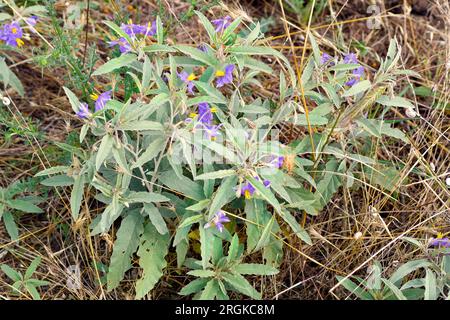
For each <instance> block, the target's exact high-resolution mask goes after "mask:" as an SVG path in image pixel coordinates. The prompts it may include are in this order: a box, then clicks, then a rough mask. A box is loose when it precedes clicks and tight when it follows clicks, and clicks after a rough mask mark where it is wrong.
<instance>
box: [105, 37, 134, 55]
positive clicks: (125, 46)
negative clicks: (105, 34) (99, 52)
mask: <svg viewBox="0 0 450 320" xmlns="http://www.w3.org/2000/svg"><path fill="white" fill-rule="evenodd" d="M108 44H109V46H110V47H112V46H115V45H119V50H120V52H121V53H127V52H129V51H131V45H130V44H129V43H128V41H127V39H125V38H123V37H122V38H120V39H119V40H113V41H109V42H108Z"/></svg>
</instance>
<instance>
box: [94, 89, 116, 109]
mask: <svg viewBox="0 0 450 320" xmlns="http://www.w3.org/2000/svg"><path fill="white" fill-rule="evenodd" d="M111 92H112V91H111V90H109V91H106V92H103V93H102V94H101V95H99V96H98V98H97V100H96V101H95V112H98V111H100V110H102V109H103V108H104V107H105V106H106V103H107V102H108V101H109V100H111Z"/></svg>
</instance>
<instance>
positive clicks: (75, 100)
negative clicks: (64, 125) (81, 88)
mask: <svg viewBox="0 0 450 320" xmlns="http://www.w3.org/2000/svg"><path fill="white" fill-rule="evenodd" d="M63 89H64V92H65V93H66V96H67V97H68V98H69V102H70V105H71V106H72V110H73V112H75V113H77V112H78V111H79V109H80V104H81V103H80V100H78V98H77V96H76V95H75V93H73V92H72V91H71V90H70V89H68V88H66V87H63Z"/></svg>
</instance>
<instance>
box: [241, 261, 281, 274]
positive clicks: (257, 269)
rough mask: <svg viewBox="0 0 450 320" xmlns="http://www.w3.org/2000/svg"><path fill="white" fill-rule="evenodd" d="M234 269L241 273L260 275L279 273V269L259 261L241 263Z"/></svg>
mask: <svg viewBox="0 0 450 320" xmlns="http://www.w3.org/2000/svg"><path fill="white" fill-rule="evenodd" d="M233 271H235V272H237V273H240V274H253V275H260V276H272V275H275V274H277V273H278V272H279V271H278V270H277V269H276V268H274V267H272V266H268V265H266V264H258V263H241V264H238V265H237V266H235V267H234V268H233Z"/></svg>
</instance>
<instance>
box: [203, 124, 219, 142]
mask: <svg viewBox="0 0 450 320" xmlns="http://www.w3.org/2000/svg"><path fill="white" fill-rule="evenodd" d="M220 127H222V124H219V125H215V124H213V125H211V124H204V125H203V128H204V130H205V135H206V138H208V139H209V140H215V139H216V137H217V136H218V135H219V134H220V132H219V130H220Z"/></svg>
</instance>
